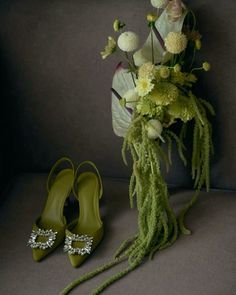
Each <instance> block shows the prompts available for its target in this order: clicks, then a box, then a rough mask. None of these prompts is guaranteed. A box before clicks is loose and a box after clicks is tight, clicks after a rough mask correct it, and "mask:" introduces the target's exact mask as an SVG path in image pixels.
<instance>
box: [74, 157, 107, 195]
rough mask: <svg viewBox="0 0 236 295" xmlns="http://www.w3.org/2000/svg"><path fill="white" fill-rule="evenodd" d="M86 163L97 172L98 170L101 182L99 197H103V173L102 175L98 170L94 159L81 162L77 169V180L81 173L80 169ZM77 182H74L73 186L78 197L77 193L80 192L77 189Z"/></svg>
mask: <svg viewBox="0 0 236 295" xmlns="http://www.w3.org/2000/svg"><path fill="white" fill-rule="evenodd" d="M84 165H89V166H91V167H92V168H93V169H94V170H95V172H96V174H97V177H98V180H99V184H100V193H99V199H101V197H102V194H103V185H102V178H101V175H100V173H99V171H98V168H97V166H96V165H95V164H94V163H93V162H92V161H84V162H82V163H80V164H79V166H78V167H77V169H76V171H75V180H76V179H77V177H78V174H79V170H80V168H81V167H82V166H84ZM75 182H76V181H75ZM75 182H74V186H73V194H74V195H75V197H76V196H77V194H78V192H77V191H76V189H75Z"/></svg>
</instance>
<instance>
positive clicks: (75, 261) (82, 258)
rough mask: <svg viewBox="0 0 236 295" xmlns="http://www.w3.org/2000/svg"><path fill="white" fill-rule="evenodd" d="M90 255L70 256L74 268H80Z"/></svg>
mask: <svg viewBox="0 0 236 295" xmlns="http://www.w3.org/2000/svg"><path fill="white" fill-rule="evenodd" d="M87 256H88V255H83V256H81V255H68V257H69V260H70V263H71V265H72V266H73V267H75V268H77V267H79V266H80V265H81V264H82V263H83V262H84V261H85V259H86V258H87Z"/></svg>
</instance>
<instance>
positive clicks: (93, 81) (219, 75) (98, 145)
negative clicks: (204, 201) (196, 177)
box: [0, 0, 236, 189]
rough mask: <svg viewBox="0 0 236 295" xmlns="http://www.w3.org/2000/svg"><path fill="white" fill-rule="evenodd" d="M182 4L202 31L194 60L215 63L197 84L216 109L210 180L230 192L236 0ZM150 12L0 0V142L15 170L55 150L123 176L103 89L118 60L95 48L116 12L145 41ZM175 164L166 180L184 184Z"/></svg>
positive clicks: (35, 165)
mask: <svg viewBox="0 0 236 295" xmlns="http://www.w3.org/2000/svg"><path fill="white" fill-rule="evenodd" d="M187 2H189V4H190V5H191V6H192V7H193V8H194V9H195V11H196V13H197V16H198V17H199V24H200V30H201V33H202V35H203V39H202V41H203V48H202V51H201V53H200V59H199V60H200V61H201V62H202V61H203V60H205V59H207V60H209V61H210V62H211V63H212V71H211V72H210V73H209V74H204V75H203V77H202V79H201V83H200V84H199V85H200V88H199V90H198V91H199V93H200V94H202V95H204V96H205V97H207V98H209V100H210V101H212V102H213V104H214V105H216V110H217V118H216V119H214V141H215V144H216V155H215V157H214V161H213V163H212V164H213V165H212V186H213V187H217V188H219V187H221V188H228V189H233V188H234V189H235V188H236V185H235V183H236V156H235V154H236V133H235V132H234V126H235V123H236V121H235V120H236V116H235V112H236V103H235V101H236V97H235V93H236V92H235V77H236V75H235V54H236V48H235V46H236V42H235V33H234V32H235V31H236V27H235V26H236V22H235V11H236V2H235V1H234V0H228V1H227V3H226V2H225V1H224V0H218V1H217V2H216V1H215V0H208V1H204V0H198V1H187ZM151 10H152V7H151V6H150V5H149V1H144V0H129V1H126V0H120V1H110V0H99V1H97V0H90V1H85V0H69V1H61V0H59V1H58V0H57V1H55V0H53V1H38V0H34V1H32V0H22V1H18V0H11V1H9V0H3V1H1V3H0V54H1V59H2V60H3V63H4V69H5V71H4V73H3V77H2V78H3V79H2V80H1V82H2V89H3V88H4V91H3V90H2V92H3V93H2V94H3V96H2V97H3V103H4V105H5V106H4V109H5V110H7V113H6V120H5V125H4V126H5V128H8V130H9V132H8V133H7V134H6V138H5V139H4V142H5V145H6V146H7V148H6V150H7V151H8V152H7V154H6V157H8V158H11V159H12V163H14V162H16V163H17V166H18V170H20V171H48V170H49V168H50V166H51V165H52V163H53V162H54V161H55V160H56V159H57V158H58V157H60V156H61V155H69V156H70V157H72V159H74V160H84V159H86V158H93V160H94V161H95V162H96V163H97V164H98V166H99V167H100V169H101V171H102V173H103V174H104V175H108V176H114V177H128V176H129V175H130V173H129V170H128V169H126V168H125V166H124V165H123V163H122V161H121V156H120V148H121V143H122V140H121V139H119V138H117V137H115V135H114V134H113V132H112V128H111V112H110V90H109V89H110V86H111V79H112V75H113V71H114V68H115V64H116V62H118V61H119V60H118V58H115V57H112V58H111V59H110V60H108V61H105V62H103V61H102V60H101V58H100V56H99V52H100V51H101V49H103V47H104V44H105V42H106V36H108V35H111V34H113V32H112V22H113V20H114V18H116V17H118V18H122V19H123V20H124V21H125V22H126V23H127V24H128V29H130V30H135V31H137V32H138V33H139V34H140V36H141V39H142V40H143V41H144V40H145V37H146V35H147V33H148V28H147V27H146V29H145V23H146V19H145V14H146V13H147V12H149V11H151ZM7 118H8V120H7ZM189 145H190V143H189ZM173 162H174V163H175V164H174V167H173V169H172V171H171V173H170V174H169V175H168V177H167V180H168V182H169V183H173V184H176V185H179V186H183V185H184V186H186V185H190V178H189V170H186V169H184V167H183V166H182V164H181V163H180V161H179V160H178V158H177V157H175V159H174V161H173ZM12 163H11V164H12Z"/></svg>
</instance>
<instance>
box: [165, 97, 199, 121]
mask: <svg viewBox="0 0 236 295" xmlns="http://www.w3.org/2000/svg"><path fill="white" fill-rule="evenodd" d="M168 114H169V115H170V117H172V118H171V120H173V121H174V120H175V119H181V120H182V121H183V122H185V123H186V122H187V121H190V120H192V119H193V117H194V110H193V109H192V107H191V103H190V101H189V98H188V97H186V96H183V95H180V96H179V97H178V99H177V100H176V101H175V102H173V103H172V104H171V105H169V106H168Z"/></svg>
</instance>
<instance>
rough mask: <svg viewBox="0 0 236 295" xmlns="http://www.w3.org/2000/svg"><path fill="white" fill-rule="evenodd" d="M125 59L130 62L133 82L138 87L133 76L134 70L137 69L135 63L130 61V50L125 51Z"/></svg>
mask: <svg viewBox="0 0 236 295" xmlns="http://www.w3.org/2000/svg"><path fill="white" fill-rule="evenodd" d="M125 59H126V61H127V62H128V64H129V67H130V75H131V77H132V80H133V83H134V87H136V83H135V80H134V76H133V71H134V72H135V70H134V69H135V65H133V64H132V62H131V61H130V59H129V55H128V52H126V51H125Z"/></svg>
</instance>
